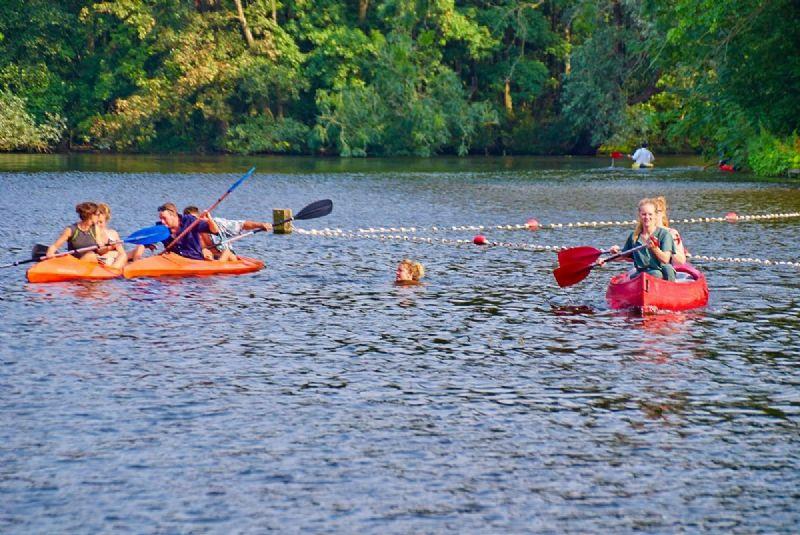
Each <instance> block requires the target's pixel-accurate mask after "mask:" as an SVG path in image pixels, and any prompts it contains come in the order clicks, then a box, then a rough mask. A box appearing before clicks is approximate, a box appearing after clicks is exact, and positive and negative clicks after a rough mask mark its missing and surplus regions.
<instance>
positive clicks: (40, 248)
mask: <svg viewBox="0 0 800 535" xmlns="http://www.w3.org/2000/svg"><path fill="white" fill-rule="evenodd" d="M46 254H47V245H43V244H41V243H37V244H36V245H34V246H33V251H31V260H33V261H35V262H38V261H39V259H40V258H42V257H43V256H44V255H46Z"/></svg>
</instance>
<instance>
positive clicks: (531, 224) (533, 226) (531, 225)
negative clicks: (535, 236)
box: [525, 218, 542, 230]
mask: <svg viewBox="0 0 800 535" xmlns="http://www.w3.org/2000/svg"><path fill="white" fill-rule="evenodd" d="M525 226H526V227H528V230H539V229H540V228H541V227H542V225H541V224H540V223H539V222H538V221H537V220H536V219H534V218H530V219H528V220H527V221H526V222H525Z"/></svg>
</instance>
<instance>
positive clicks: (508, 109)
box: [503, 78, 514, 117]
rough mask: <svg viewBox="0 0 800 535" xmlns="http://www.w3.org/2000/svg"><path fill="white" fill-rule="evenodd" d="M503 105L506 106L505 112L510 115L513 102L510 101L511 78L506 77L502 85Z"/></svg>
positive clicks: (512, 109) (512, 110) (512, 113)
mask: <svg viewBox="0 0 800 535" xmlns="http://www.w3.org/2000/svg"><path fill="white" fill-rule="evenodd" d="M503 105H504V106H505V108H506V114H507V115H508V116H509V117H510V116H512V115H514V104H513V103H512V102H511V79H510V78H506V82H505V85H504V86H503Z"/></svg>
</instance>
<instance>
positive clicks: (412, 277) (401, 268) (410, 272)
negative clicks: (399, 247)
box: [394, 258, 425, 284]
mask: <svg viewBox="0 0 800 535" xmlns="http://www.w3.org/2000/svg"><path fill="white" fill-rule="evenodd" d="M424 276H425V267H424V266H423V265H422V264H420V263H419V262H414V261H413V260H411V259H409V258H404V259H403V260H401V261H400V264H398V265H397V273H396V276H395V279H394V282H395V283H396V284H418V283H419V280H420V279H421V278H422V277H424Z"/></svg>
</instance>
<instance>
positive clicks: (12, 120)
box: [0, 90, 64, 152]
mask: <svg viewBox="0 0 800 535" xmlns="http://www.w3.org/2000/svg"><path fill="white" fill-rule="evenodd" d="M63 131H64V121H63V119H61V118H60V117H57V116H49V117H48V121H47V122H44V123H38V124H37V123H36V121H35V119H34V117H33V116H32V115H31V114H30V113H28V110H27V109H26V107H25V101H24V100H23V99H21V98H20V97H17V96H15V95H13V94H12V93H11V92H10V91H2V90H0V150H2V151H21V150H28V151H36V152H44V151H47V150H48V149H49V148H50V146H51V145H53V144H55V143H58V142H59V140H60V139H61V135H62V133H63Z"/></svg>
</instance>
